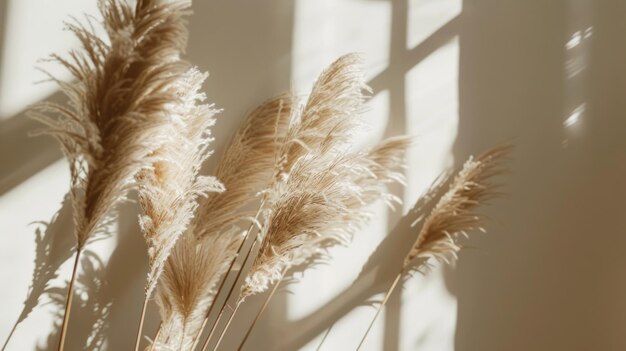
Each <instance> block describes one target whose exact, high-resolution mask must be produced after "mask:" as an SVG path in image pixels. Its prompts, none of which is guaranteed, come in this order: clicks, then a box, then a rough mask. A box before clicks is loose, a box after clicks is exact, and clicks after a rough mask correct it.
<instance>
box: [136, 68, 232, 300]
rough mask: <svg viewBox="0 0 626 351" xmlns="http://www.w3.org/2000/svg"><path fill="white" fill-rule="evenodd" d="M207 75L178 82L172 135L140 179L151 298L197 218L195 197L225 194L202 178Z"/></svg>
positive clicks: (193, 73)
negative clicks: (179, 242) (168, 261)
mask: <svg viewBox="0 0 626 351" xmlns="http://www.w3.org/2000/svg"><path fill="white" fill-rule="evenodd" d="M206 77H207V75H206V74H202V73H200V72H199V71H198V70H197V69H195V68H192V69H190V70H188V71H187V72H186V73H185V75H184V76H182V77H181V79H180V80H179V81H177V82H176V86H177V90H178V93H177V94H178V95H179V96H180V102H179V103H177V104H174V105H171V106H169V110H170V116H171V119H172V121H171V124H170V125H169V126H168V127H167V129H165V130H164V131H163V133H164V134H166V135H167V136H168V139H167V140H166V141H165V143H164V144H163V145H161V147H160V148H159V149H158V150H156V151H155V152H154V155H152V157H153V158H155V159H156V160H155V161H154V162H153V164H152V167H150V168H148V169H144V170H142V171H141V172H139V174H138V175H137V178H138V183H139V204H140V206H141V208H142V210H143V212H144V214H143V215H141V217H140V224H141V229H142V231H143V233H144V236H145V238H146V241H147V242H148V257H149V272H148V282H147V284H146V292H145V293H146V296H147V297H149V296H150V295H151V292H152V290H153V289H154V287H155V286H156V283H157V281H158V277H159V274H160V273H161V271H162V270H163V266H164V264H165V262H166V259H167V257H168V256H169V253H170V251H171V249H172V248H173V247H174V244H175V243H176V240H177V239H178V237H179V236H180V235H181V234H182V233H183V232H184V230H185V229H186V228H187V226H188V224H189V222H190V221H191V219H192V218H193V216H194V213H195V211H196V208H197V207H198V203H197V201H196V199H197V197H199V196H203V195H206V194H207V193H208V192H221V191H223V190H224V187H223V186H222V185H221V184H220V183H219V182H218V181H217V180H216V178H214V177H208V176H200V175H198V173H199V171H200V167H201V166H202V163H203V162H204V160H205V159H206V158H207V157H208V156H209V155H210V153H209V152H208V146H209V143H210V142H211V141H212V138H211V134H210V129H209V128H210V127H211V126H213V124H214V123H215V119H214V118H213V114H214V113H215V110H213V109H212V108H211V106H209V105H206V104H198V103H199V102H201V101H203V100H204V99H205V96H204V94H202V93H199V89H200V87H201V85H202V82H203V81H204V80H205V79H206Z"/></svg>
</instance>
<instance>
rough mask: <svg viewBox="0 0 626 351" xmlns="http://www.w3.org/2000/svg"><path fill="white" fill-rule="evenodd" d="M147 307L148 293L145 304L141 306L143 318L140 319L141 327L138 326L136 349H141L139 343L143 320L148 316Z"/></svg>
mask: <svg viewBox="0 0 626 351" xmlns="http://www.w3.org/2000/svg"><path fill="white" fill-rule="evenodd" d="M146 307H148V295H146V297H145V298H144V299H143V306H141V318H140V319H139V327H138V328H137V338H136V339H135V351H139V345H140V344H141V331H142V330H143V321H144V319H145V318H146V309H147V308H146Z"/></svg>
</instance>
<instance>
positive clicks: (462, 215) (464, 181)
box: [357, 146, 511, 350]
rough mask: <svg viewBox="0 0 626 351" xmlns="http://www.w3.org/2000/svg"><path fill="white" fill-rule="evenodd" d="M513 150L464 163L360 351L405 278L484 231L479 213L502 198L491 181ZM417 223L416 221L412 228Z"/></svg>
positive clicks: (447, 259)
mask: <svg viewBox="0 0 626 351" xmlns="http://www.w3.org/2000/svg"><path fill="white" fill-rule="evenodd" d="M510 151H511V147H509V146H505V147H497V148H494V149H492V150H489V151H487V152H485V153H483V154H482V155H480V156H479V157H477V158H473V157H470V158H469V160H467V161H466V162H465V164H464V165H463V168H462V169H461V170H460V171H459V173H458V174H457V175H456V177H455V178H454V179H452V181H451V182H450V187H449V189H448V190H447V191H446V192H445V193H444V194H443V195H442V196H441V198H440V199H439V201H438V202H437V204H436V205H435V207H434V208H433V209H432V210H431V211H430V213H429V214H428V216H427V217H426V218H425V219H424V221H423V224H422V227H421V229H420V231H419V234H418V235H417V239H416V240H415V243H414V244H413V246H412V247H411V250H410V251H409V253H408V254H407V255H406V257H405V259H404V262H403V265H402V267H401V269H400V272H399V273H398V275H397V276H396V277H395V279H394V281H393V283H392V285H391V287H390V288H389V289H388V290H387V292H386V293H385V297H384V298H383V301H382V302H381V304H380V306H379V307H378V309H377V310H376V314H375V315H374V318H373V319H372V321H371V322H370V324H369V326H368V328H367V330H366V332H365V334H364V335H363V338H362V339H361V341H360V343H359V346H358V347H357V350H359V349H360V348H361V347H362V346H363V343H364V342H365V339H366V338H367V335H368V334H369V331H370V330H371V328H372V326H373V325H374V322H375V321H376V318H377V317H378V315H379V314H380V311H381V310H382V308H383V306H384V305H385V303H386V302H387V300H388V299H389V297H390V296H391V293H392V292H393V291H394V289H395V288H396V287H397V285H398V283H399V281H400V279H401V278H402V277H403V276H405V275H407V274H410V273H411V272H415V271H419V270H420V269H421V268H423V267H424V265H426V264H427V263H428V259H430V258H433V259H435V260H437V261H441V262H445V263H449V262H450V261H451V259H457V258H458V256H457V253H458V251H459V250H460V249H461V246H460V244H459V243H458V241H459V238H460V237H465V238H468V235H469V233H471V232H475V231H477V230H478V231H482V232H484V231H485V230H484V228H483V227H482V226H481V222H482V216H481V215H480V214H479V213H477V212H476V210H477V209H478V208H479V207H480V206H482V205H485V204H486V203H487V202H488V201H489V200H491V199H492V198H494V197H496V196H498V195H499V194H498V192H496V185H495V184H494V183H493V182H492V178H493V177H494V176H496V175H498V174H500V173H502V172H503V170H504V169H503V166H502V162H503V160H504V159H505V158H506V157H507V156H508V155H509V153H510ZM446 178H447V177H443V178H442V180H441V181H440V182H437V183H435V185H434V186H433V189H431V190H430V191H429V192H428V193H429V195H428V196H432V194H434V193H436V192H437V191H436V190H437V188H439V187H441V186H442V185H443V183H444V182H445V181H446ZM418 222H419V221H416V222H414V223H413V225H412V226H415V225H416V224H417V223H418Z"/></svg>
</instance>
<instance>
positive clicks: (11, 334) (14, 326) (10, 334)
mask: <svg viewBox="0 0 626 351" xmlns="http://www.w3.org/2000/svg"><path fill="white" fill-rule="evenodd" d="M18 324H19V319H18V320H16V321H15V324H13V329H11V332H10V333H9V336H7V340H6V341H5V342H4V345H2V351H4V349H6V348H7V345H8V344H9V340H11V337H12V336H13V333H15V329H17V325H18Z"/></svg>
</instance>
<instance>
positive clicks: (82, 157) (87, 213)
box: [34, 0, 189, 349]
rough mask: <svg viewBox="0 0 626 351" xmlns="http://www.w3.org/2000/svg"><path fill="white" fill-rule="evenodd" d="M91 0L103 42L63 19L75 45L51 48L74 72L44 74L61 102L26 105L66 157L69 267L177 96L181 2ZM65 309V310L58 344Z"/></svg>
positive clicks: (148, 149) (143, 160)
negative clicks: (73, 246) (71, 233)
mask: <svg viewBox="0 0 626 351" xmlns="http://www.w3.org/2000/svg"><path fill="white" fill-rule="evenodd" d="M99 5H100V12H101V14H102V17H103V26H104V29H105V31H106V33H107V35H108V39H109V40H108V42H106V41H104V40H102V39H100V38H98V37H97V36H96V35H95V34H94V32H93V30H92V29H91V28H90V27H84V26H81V25H79V24H69V25H68V27H69V29H70V30H71V31H72V32H74V34H75V35H76V37H77V38H78V39H79V40H80V42H81V44H82V50H81V51H72V52H70V54H69V58H68V59H65V58H62V57H60V56H58V55H53V59H55V60H56V61H58V62H60V63H61V64H62V65H63V66H65V67H66V68H67V69H68V70H69V72H70V73H71V74H72V76H73V78H74V79H75V81H74V82H72V83H66V82H62V81H60V80H58V79H55V78H54V77H52V79H53V80H54V81H56V82H57V83H58V84H59V86H60V87H61V88H62V90H63V91H64V93H65V94H66V95H67V96H68V98H69V100H70V103H69V107H65V106H60V105H56V104H50V103H47V104H41V105H39V106H38V108H37V111H38V112H35V113H34V116H35V118H37V119H38V120H40V121H41V122H42V123H44V124H46V125H47V126H48V129H47V130H45V131H44V132H45V133H47V134H50V135H52V136H54V137H55V138H56V139H57V140H58V141H59V142H60V143H61V146H62V148H63V151H64V153H65V155H66V157H67V158H68V159H69V161H70V175H71V197H72V201H73V208H74V221H75V227H76V231H75V235H76V241H77V254H76V260H75V265H74V267H76V266H77V263H78V257H79V255H80V252H81V249H82V248H83V246H84V245H85V243H86V242H87V240H88V239H90V238H91V237H92V236H93V235H94V234H95V233H97V232H101V231H102V230H103V228H104V224H105V223H106V222H107V217H108V216H111V215H112V212H113V210H114V209H115V206H116V205H117V204H118V203H119V202H120V201H123V200H124V199H125V198H126V196H127V193H128V191H129V190H130V189H131V188H133V187H134V177H135V175H136V174H137V172H139V171H140V170H141V169H143V168H145V167H148V166H149V165H150V163H151V162H152V159H151V158H150V157H149V155H151V154H153V152H154V151H155V150H156V149H158V148H159V146H160V145H161V144H162V142H163V140H162V134H160V133H159V131H160V130H162V128H163V126H164V125H166V124H167V123H169V116H168V114H167V113H166V112H165V111H166V110H167V109H166V106H167V105H168V104H172V103H175V102H177V100H178V96H176V94H175V93H174V91H173V90H172V89H170V85H171V84H172V83H173V82H174V81H175V80H176V79H177V77H179V76H180V74H182V73H183V72H184V71H185V69H186V64H185V63H184V62H182V61H180V59H179V56H180V53H181V52H182V50H183V49H184V47H185V44H186V34H187V33H186V29H185V26H184V21H183V19H182V17H183V16H184V15H185V13H186V11H187V10H186V9H187V7H188V5H189V4H188V3H187V2H183V1H173V2H164V1H159V0H139V1H138V2H137V4H136V7H135V9H133V8H132V7H131V6H130V5H129V4H127V3H123V2H118V1H115V0H101V1H100V3H99ZM90 25H91V23H90ZM75 271H76V268H74V272H73V274H72V279H71V281H70V289H69V293H68V304H67V306H71V300H70V299H71V296H72V293H73V286H74V281H75V275H76V274H75ZM66 310H68V307H66ZM68 317H69V310H68V311H67V312H66V313H65V314H64V321H63V327H62V332H61V339H60V344H59V348H60V349H61V348H62V347H63V344H64V340H65V329H66V327H67V319H68Z"/></svg>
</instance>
